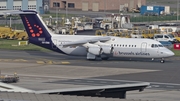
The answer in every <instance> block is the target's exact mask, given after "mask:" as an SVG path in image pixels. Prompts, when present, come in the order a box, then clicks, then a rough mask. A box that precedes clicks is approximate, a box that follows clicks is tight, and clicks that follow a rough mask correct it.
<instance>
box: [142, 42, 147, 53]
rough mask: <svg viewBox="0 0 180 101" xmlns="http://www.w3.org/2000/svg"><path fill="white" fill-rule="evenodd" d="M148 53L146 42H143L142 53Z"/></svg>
mask: <svg viewBox="0 0 180 101" xmlns="http://www.w3.org/2000/svg"><path fill="white" fill-rule="evenodd" d="M146 51H147V43H146V42H143V43H142V44H141V52H146Z"/></svg>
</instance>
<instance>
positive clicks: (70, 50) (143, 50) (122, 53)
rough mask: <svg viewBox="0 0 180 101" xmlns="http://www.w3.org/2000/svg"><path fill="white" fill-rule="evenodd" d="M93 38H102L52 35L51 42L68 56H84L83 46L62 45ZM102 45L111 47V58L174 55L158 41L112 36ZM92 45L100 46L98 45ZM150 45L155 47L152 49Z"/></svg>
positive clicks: (85, 51) (85, 50)
mask: <svg viewBox="0 0 180 101" xmlns="http://www.w3.org/2000/svg"><path fill="white" fill-rule="evenodd" d="M95 37H102V36H85V35H84V36H83V35H52V41H53V43H54V44H55V45H56V47H57V48H59V49H60V50H61V51H63V52H64V53H66V54H68V55H76V56H86V55H87V53H88V51H87V48H86V47H83V45H78V46H68V47H63V44H66V43H68V42H73V41H79V40H89V39H92V38H95ZM100 43H101V42H100ZM103 43H105V44H108V45H110V46H111V47H113V53H112V56H113V57H132V58H165V57H170V56H173V55H174V53H173V52H172V51H170V50H169V49H167V48H166V47H162V45H161V44H160V43H159V42H158V41H155V40H152V39H136V38H119V37H113V36H112V37H111V40H109V41H106V42H103ZM92 44H95V45H98V46H101V45H100V44H98V43H92ZM152 45H153V46H156V47H152ZM158 45H159V46H158Z"/></svg>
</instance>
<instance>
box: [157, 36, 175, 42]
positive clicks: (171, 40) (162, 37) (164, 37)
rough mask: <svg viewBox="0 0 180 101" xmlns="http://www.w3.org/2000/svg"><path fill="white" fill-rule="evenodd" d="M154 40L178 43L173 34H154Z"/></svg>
mask: <svg viewBox="0 0 180 101" xmlns="http://www.w3.org/2000/svg"><path fill="white" fill-rule="evenodd" d="M154 40H157V41H168V42H171V43H176V42H177V40H176V38H174V36H173V35H172V34H154Z"/></svg>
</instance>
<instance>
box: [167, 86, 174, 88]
mask: <svg viewBox="0 0 180 101" xmlns="http://www.w3.org/2000/svg"><path fill="white" fill-rule="evenodd" d="M166 87H168V88H174V86H166Z"/></svg>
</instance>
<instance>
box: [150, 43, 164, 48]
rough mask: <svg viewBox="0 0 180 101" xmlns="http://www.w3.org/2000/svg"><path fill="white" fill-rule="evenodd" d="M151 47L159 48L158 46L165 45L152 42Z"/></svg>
mask: <svg viewBox="0 0 180 101" xmlns="http://www.w3.org/2000/svg"><path fill="white" fill-rule="evenodd" d="M151 47H152V48H157V47H164V46H163V45H161V44H152V45H151Z"/></svg>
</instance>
